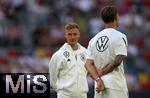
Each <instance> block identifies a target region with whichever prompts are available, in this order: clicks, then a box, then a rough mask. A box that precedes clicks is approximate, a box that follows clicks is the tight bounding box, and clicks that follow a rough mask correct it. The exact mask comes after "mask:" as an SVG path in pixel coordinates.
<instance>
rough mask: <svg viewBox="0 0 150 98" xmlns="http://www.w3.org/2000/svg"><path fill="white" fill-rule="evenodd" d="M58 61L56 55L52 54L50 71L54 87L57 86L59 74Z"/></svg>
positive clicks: (51, 82) (51, 84) (51, 83)
mask: <svg viewBox="0 0 150 98" xmlns="http://www.w3.org/2000/svg"><path fill="white" fill-rule="evenodd" d="M58 66H59V65H58V63H57V57H56V55H54V56H52V58H51V60H50V62H49V73H50V86H51V87H52V88H53V89H57V88H56V82H57V76H58Z"/></svg>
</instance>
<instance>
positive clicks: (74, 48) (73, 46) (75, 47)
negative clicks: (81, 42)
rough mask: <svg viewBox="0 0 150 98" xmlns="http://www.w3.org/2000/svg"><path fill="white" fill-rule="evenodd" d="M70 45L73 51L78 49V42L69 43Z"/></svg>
mask: <svg viewBox="0 0 150 98" xmlns="http://www.w3.org/2000/svg"><path fill="white" fill-rule="evenodd" d="M70 46H71V48H72V50H74V51H75V50H77V49H78V44H75V45H70Z"/></svg>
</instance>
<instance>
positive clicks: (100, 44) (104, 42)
mask: <svg viewBox="0 0 150 98" xmlns="http://www.w3.org/2000/svg"><path fill="white" fill-rule="evenodd" d="M108 41H109V38H108V37H107V36H101V37H100V38H99V39H98V40H97V41H96V49H97V50H98V51H99V52H104V51H105V50H106V49H107V48H108Z"/></svg>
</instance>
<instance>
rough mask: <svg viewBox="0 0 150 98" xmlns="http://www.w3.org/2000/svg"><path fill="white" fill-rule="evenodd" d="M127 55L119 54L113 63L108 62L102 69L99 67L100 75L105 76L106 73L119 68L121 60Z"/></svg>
mask: <svg viewBox="0 0 150 98" xmlns="http://www.w3.org/2000/svg"><path fill="white" fill-rule="evenodd" d="M125 57H126V56H124V55H117V56H116V57H115V60H114V61H113V62H112V63H110V64H107V65H106V66H104V67H103V68H102V69H98V74H99V76H103V75H105V74H108V73H110V72H112V71H113V70H114V69H115V68H117V67H118V66H119V65H120V64H121V62H122V61H123V59H124V58H125Z"/></svg>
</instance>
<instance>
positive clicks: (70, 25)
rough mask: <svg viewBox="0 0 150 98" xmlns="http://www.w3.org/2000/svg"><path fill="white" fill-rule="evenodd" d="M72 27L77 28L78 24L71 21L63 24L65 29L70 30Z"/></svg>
mask: <svg viewBox="0 0 150 98" xmlns="http://www.w3.org/2000/svg"><path fill="white" fill-rule="evenodd" d="M74 28H77V29H79V26H78V24H76V23H74V22H71V23H68V24H66V25H65V30H71V29H74Z"/></svg>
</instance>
